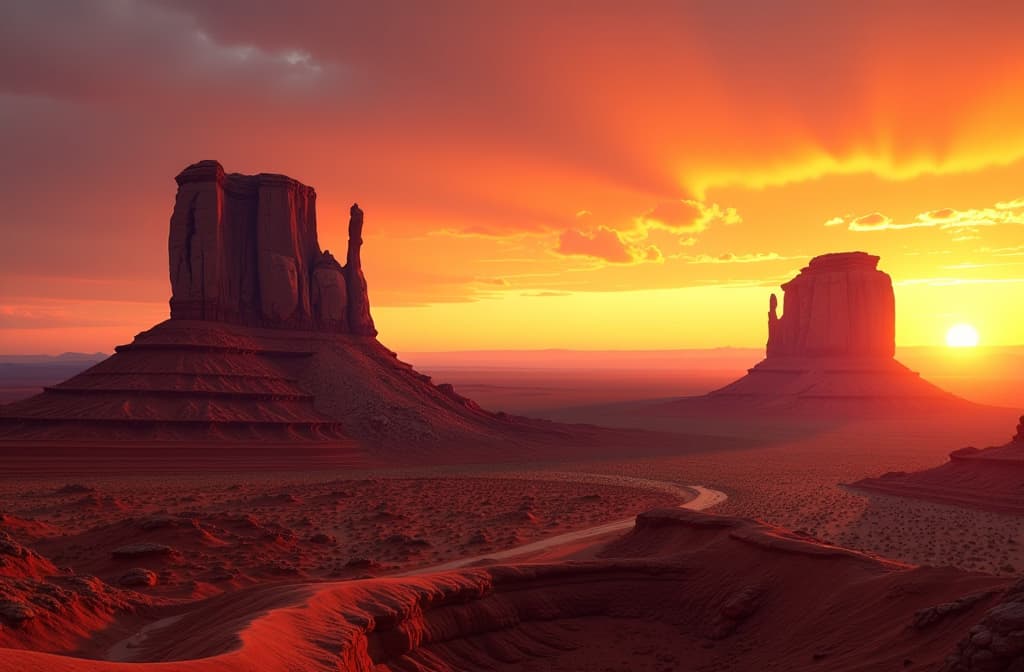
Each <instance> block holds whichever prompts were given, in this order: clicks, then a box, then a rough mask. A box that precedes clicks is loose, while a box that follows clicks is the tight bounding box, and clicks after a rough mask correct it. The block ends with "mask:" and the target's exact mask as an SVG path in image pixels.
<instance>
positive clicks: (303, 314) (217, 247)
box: [168, 161, 377, 336]
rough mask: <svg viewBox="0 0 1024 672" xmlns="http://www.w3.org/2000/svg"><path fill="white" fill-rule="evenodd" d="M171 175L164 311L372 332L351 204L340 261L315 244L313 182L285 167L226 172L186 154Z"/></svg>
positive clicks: (252, 323) (221, 319)
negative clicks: (351, 236)
mask: <svg viewBox="0 0 1024 672" xmlns="http://www.w3.org/2000/svg"><path fill="white" fill-rule="evenodd" d="M176 179H177V182H178V194H177V198H176V200H175V204H174V212H173V214H172V215H171V225H170V236H169V240H168V252H169V257H170V277H171V292H172V296H171V301H170V304H171V319H188V320H213V321H219V322H229V323H233V324H243V325H247V326H256V327H285V328H294V329H316V330H326V331H334V332H341V333H356V334H360V335H366V336H374V335H376V333H377V332H376V330H375V329H374V328H373V319H372V318H371V317H370V307H369V297H368V296H367V293H366V281H365V279H364V278H363V274H362V267H361V263H360V260H359V247H360V245H361V243H362V240H361V238H360V237H359V235H358V234H360V233H361V231H362V216H363V214H362V211H361V210H359V208H358V207H356V206H353V210H352V217H353V222H350V231H352V230H354V231H356V232H357V236H356V239H355V241H350V243H349V251H348V260H347V266H346V267H342V266H341V265H340V264H339V263H338V262H337V261H336V260H335V258H334V257H333V256H332V255H331V254H330V252H321V250H320V245H319V243H318V241H317V228H316V192H315V191H314V190H313V188H312V187H308V186H306V185H304V184H302V183H300V182H298V181H296V180H293V179H291V178H290V177H286V176H284V175H274V174H268V173H261V174H259V175H239V174H237V173H232V174H225V173H224V169H223V168H222V167H221V165H220V164H219V163H217V162H216V161H200V162H199V163H195V164H192V165H191V166H189V167H188V168H186V169H185V170H183V171H182V172H181V174H179V175H178V177H177V178H176ZM357 215H358V226H354V225H355V223H356V221H355V220H356V218H357ZM351 315H355V316H357V319H355V320H353V319H351V317H350V316H351ZM353 326H354V328H353Z"/></svg>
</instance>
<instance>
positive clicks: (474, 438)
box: [0, 161, 678, 461]
mask: <svg viewBox="0 0 1024 672" xmlns="http://www.w3.org/2000/svg"><path fill="white" fill-rule="evenodd" d="M176 179H177V183H178V193H177V197H176V199H175V203H174V212H173V214H172V216H171V221H170V235H169V238H168V252H169V255H168V256H169V264H170V280H171V290H172V297H171V300H170V308H171V319H169V320H167V321H165V322H162V323H160V324H158V325H156V326H155V327H153V328H151V329H149V330H147V331H144V332H142V333H140V334H137V335H136V337H135V339H134V340H133V341H132V342H131V343H129V344H127V345H121V346H118V347H117V348H115V354H114V355H113V356H112V357H109V358H107V359H105V360H103V361H102V362H99V363H98V364H96V365H95V366H93V367H92V368H90V369H88V370H86V371H83V372H81V373H79V374H78V375H75V376H73V377H72V378H70V379H68V380H66V381H64V382H62V383H59V384H57V385H53V386H51V387H48V388H45V390H44V392H43V393H42V394H39V395H36V396H34V397H30V398H28V399H23V400H20V401H16V402H14V403H11V404H7V405H3V406H0V442H19V441H21V442H24V441H31V442H33V445H39V443H40V442H41V443H46V442H51V441H53V442H62V443H83V442H85V443H89V442H93V443H97V444H99V445H101V446H105V445H108V444H109V443H110V442H112V441H129V442H138V441H142V442H152V441H171V442H176V443H180V442H188V443H190V444H193V445H203V444H206V443H215V444H217V445H221V444H223V443H226V442H230V441H236V442H239V444H240V445H247V446H255V445H258V444H259V443H261V442H263V443H268V442H269V443H278V442H287V443H293V442H296V441H314V442H324V441H327V442H330V443H332V444H335V445H334V446H333V447H332V455H335V454H344V453H345V451H344V450H335V449H336V448H338V447H339V446H341V447H354V446H355V445H356V444H360V445H361V446H363V447H380V446H387V447H395V448H400V449H402V450H405V451H414V450H420V449H422V448H423V447H424V446H430V447H434V448H437V447H443V449H444V452H441V453H438V454H437V455H436V456H434V455H433V454H432V453H429V451H421V452H420V453H419V454H420V455H424V456H427V455H429V456H430V457H429V459H436V460H438V461H443V460H445V459H450V458H451V456H454V455H456V454H458V453H459V452H460V451H472V450H475V449H478V448H480V447H487V448H488V449H490V448H493V447H495V446H501V447H503V448H506V449H511V448H513V447H516V448H519V449H526V450H541V451H549V450H552V449H562V448H565V447H567V446H573V445H576V446H580V445H586V446H588V447H593V446H597V445H618V444H620V443H621V441H622V439H621V436H620V435H619V433H617V432H616V431H615V430H604V429H598V428H593V427H589V428H588V427H582V426H567V425H558V424H555V423H550V422H543V421H534V420H528V419H526V418H515V417H512V416H508V415H506V414H504V413H498V414H495V413H490V412H488V411H485V410H483V409H481V408H480V407H479V406H477V405H476V404H475V403H473V402H472V401H471V400H469V399H467V398H465V397H463V396H461V395H459V394H458V393H456V392H455V390H454V389H453V388H452V387H451V385H439V386H435V385H433V384H432V383H431V380H430V377H429V376H425V375H423V374H421V373H418V372H417V371H416V370H415V369H413V367H412V366H410V365H409V364H407V363H405V362H402V361H400V360H399V359H398V357H397V356H396V355H395V353H393V352H391V351H390V350H388V349H387V348H385V347H384V346H383V345H381V344H380V343H379V342H378V341H377V340H376V338H374V337H375V336H376V334H377V330H376V328H375V327H374V323H373V318H372V317H371V316H370V302H369V297H368V295H367V290H366V278H365V277H364V275H363V268H362V263H361V261H360V249H361V247H362V243H363V240H362V231H363V211H362V210H360V208H359V206H358V205H352V208H351V212H350V220H349V244H348V250H347V254H346V259H345V265H344V266H342V265H341V264H340V263H339V262H338V260H337V259H335V257H334V256H333V255H332V254H331V253H330V252H329V251H323V252H321V250H320V246H319V243H318V242H317V229H316V194H315V192H314V191H313V189H312V188H311V187H307V186H305V185H303V184H301V183H299V182H297V181H295V180H293V179H291V178H290V177H286V176H284V175H274V174H269V173H260V174H259V175H251V176H250V175H239V174H234V173H232V174H225V173H224V169H223V168H221V165H220V164H219V163H217V162H216V161H200V162H199V163H195V164H193V165H191V166H189V167H188V168H186V169H185V170H183V171H182V172H181V174H179V175H178V177H177V178H176ZM643 440H650V437H648V436H644V438H643ZM672 442H673V444H675V443H677V442H678V439H677V438H676V439H673V440H672ZM5 445H11V444H10V443H6V444H5ZM407 454H408V453H407ZM519 454H521V453H519ZM422 459H428V458H427V457H424V458H422Z"/></svg>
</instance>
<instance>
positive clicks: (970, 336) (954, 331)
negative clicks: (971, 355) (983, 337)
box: [946, 323, 978, 348]
mask: <svg viewBox="0 0 1024 672" xmlns="http://www.w3.org/2000/svg"><path fill="white" fill-rule="evenodd" d="M946 345H948V346H949V347H951V348H973V347H975V346H976V345H978V330H977V329H975V328H974V327H972V326H971V325H969V324H964V323H960V324H954V325H953V326H952V327H950V328H949V331H947V332H946Z"/></svg>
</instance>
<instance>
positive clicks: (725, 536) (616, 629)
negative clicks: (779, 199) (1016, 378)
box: [0, 161, 1024, 672]
mask: <svg viewBox="0 0 1024 672" xmlns="http://www.w3.org/2000/svg"><path fill="white" fill-rule="evenodd" d="M178 185H179V189H178V196H177V200H176V203H175V208H174V213H173V215H172V219H171V233H170V242H169V260H170V275H171V285H172V291H173V297H172V299H171V318H170V319H169V320H168V321H166V322H164V323H162V324H159V325H157V326H156V327H154V328H153V329H151V330H149V331H147V332H144V333H142V334H139V335H138V336H137V337H136V339H135V340H134V341H133V342H132V343H131V344H129V345H127V346H122V347H120V348H119V349H118V351H117V353H116V354H115V355H114V356H113V357H111V358H109V359H107V360H105V361H103V362H101V363H100V364H97V365H96V366H94V367H92V368H91V369H88V370H87V371H85V372H83V373H81V374H79V375H77V376H75V377H73V378H71V379H70V380H68V381H66V382H64V383H60V384H58V385H55V386H52V387H50V388H48V389H47V390H46V391H45V392H44V393H43V394H41V395H37V396H35V397H32V398H30V399H26V400H24V401H20V402H16V403H14V404H11V405H8V406H5V407H2V408H0V419H2V423H0V439H2V441H0V451H3V458H4V462H3V465H4V469H5V473H8V474H10V476H11V477H8V478H4V479H3V480H2V481H0V496H2V499H0V501H2V502H3V512H2V515H0V647H3V648H0V670H3V671H4V672H6V671H8V670H10V671H11V672H32V671H35V670H39V671H43V670H54V671H57V672H60V671H62V670H66V671H68V672H88V671H90V670H133V669H135V670H149V669H152V670H168V671H175V670H193V671H196V672H228V671H235V670H294V671H298V672H313V671H315V670H338V669H343V670H378V671H381V672H383V671H385V670H395V671H398V670H402V671H413V670H416V671H423V672H425V671H427V670H481V669H491V670H538V671H539V670H602V671H626V670H641V671H642V670H652V671H658V672H665V671H668V670H707V671H710V670H773V669H774V670H780V671H781V670H823V669H827V670H835V671H843V670H850V671H852V670H890V669H906V670H945V671H947V672H961V671H965V672H966V671H981V670H993V671H994V670H1015V669H1021V666H1024V585H1020V584H1016V583H1015V580H1014V578H1013V576H1012V575H1013V574H1015V573H1016V569H1015V566H1024V557H1022V551H1021V550H1020V548H1019V547H1018V543H1017V539H1018V538H1019V537H1020V535H1021V533H1022V531H1024V530H1022V529H1021V520H1022V519H1021V518H1018V517H1015V516H1008V515H1005V513H998V512H992V511H981V510H977V509H971V508H963V507H954V506H944V505H942V504H937V503H933V502H923V501H922V502H916V501H914V500H908V499H905V498H895V497H886V496H884V495H871V496H865V495H864V494H862V493H861V491H859V490H855V489H851V488H846V487H843V486H842V485H841V484H842V483H850V482H853V481H856V480H859V479H862V478H864V477H865V476H867V475H870V474H871V473H878V472H879V471H900V470H902V471H910V470H916V469H921V468H923V467H925V466H927V465H929V464H934V463H935V461H936V460H937V459H938V456H939V455H941V454H942V453H943V452H948V451H949V450H951V449H952V448H951V444H952V446H956V445H963V444H962V443H959V444H958V443H955V442H960V441H965V440H968V439H967V438H966V437H970V436H973V437H978V438H980V439H984V438H985V437H987V436H989V434H991V433H992V432H993V431H994V428H995V427H998V426H999V421H1001V420H1000V419H1001V418H1005V416H1006V414H1007V411H1006V410H1005V409H992V408H985V407H981V406H978V405H975V404H971V403H969V402H966V401H964V400H961V399H958V398H956V397H954V396H952V395H949V394H948V393H945V392H943V391H942V390H940V389H938V388H936V387H935V386H933V385H931V384H930V383H927V382H926V381H924V380H922V379H921V378H920V377H919V376H917V375H916V374H914V373H912V372H911V371H910V370H909V369H907V368H906V367H903V366H902V365H900V364H899V363H898V362H896V361H895V359H893V348H892V329H893V324H894V323H893V315H894V311H895V304H894V301H893V296H892V285H891V281H890V280H889V277H888V276H887V275H885V274H884V273H882V272H881V271H879V270H878V269H877V267H876V266H877V263H878V259H877V257H872V256H870V255H867V254H864V253H844V254H838V255H825V256H823V257H818V258H816V259H814V260H812V261H811V263H810V264H809V265H808V267H807V268H806V269H804V271H802V272H801V274H800V275H799V276H798V277H797V278H796V279H794V280H793V281H792V282H790V283H787V284H786V285H784V286H783V287H784V290H785V291H786V297H785V313H784V315H783V316H782V317H779V316H778V314H777V308H778V306H777V301H776V300H775V299H774V298H773V299H772V301H771V303H770V311H769V342H768V350H767V357H766V358H765V360H764V362H762V363H761V364H759V365H757V366H755V367H754V368H753V369H752V370H751V372H750V374H749V375H748V376H747V377H745V378H744V379H742V380H740V381H737V382H736V383H734V384H732V385H730V386H727V387H725V388H722V389H720V390H718V391H717V392H713V393H711V394H709V395H707V396H704V397H698V398H690V399H681V400H679V399H677V400H672V401H668V402H666V401H662V402H658V403H654V402H651V401H642V400H641V401H635V402H630V403H620V404H611V405H605V406H602V407H591V408H576V409H572V410H568V411H567V410H564V409H563V410H562V411H559V412H558V413H554V412H553V413H552V414H551V416H552V417H557V418H558V419H564V420H572V421H576V422H585V423H587V424H567V423H565V422H553V421H551V420H531V419H526V418H519V417H514V416H511V415H507V414H504V413H500V412H492V411H490V410H485V409H483V408H481V407H479V406H478V405H477V404H475V403H474V402H472V401H471V400H469V399H467V398H465V397H462V396H461V395H459V394H457V393H456V392H455V390H454V389H453V388H452V387H451V386H449V385H434V384H433V383H432V381H431V380H430V379H429V378H428V377H427V376H424V375H422V374H419V373H417V372H416V371H415V370H413V368H412V367H411V366H409V365H407V364H404V363H402V362H400V361H399V360H398V359H397V357H396V356H395V355H394V353H391V352H390V351H388V350H387V349H386V348H385V347H384V346H382V345H381V344H380V343H378V342H377V340H376V338H375V334H376V329H375V327H374V323H373V320H372V317H371V316H370V307H369V298H368V296H369V295H368V291H367V282H366V278H365V277H364V275H363V272H362V267H361V263H360V260H359V250H360V246H361V243H362V240H361V231H362V226H363V213H362V211H361V210H360V209H359V208H358V207H357V206H353V207H352V210H351V220H350V227H349V231H350V240H349V248H348V250H347V254H346V259H345V264H344V265H342V264H341V263H340V262H339V261H337V260H336V259H335V258H334V257H333V255H331V254H330V253H329V252H327V251H321V250H320V248H319V245H318V243H317V237H316V227H315V193H314V192H313V190H312V189H311V188H309V187H307V186H305V185H302V184H300V183H298V182H296V181H295V180H292V179H290V178H287V177H284V176H281V175H272V174H261V175H257V176H243V175H236V174H225V173H224V171H223V169H221V167H220V165H219V164H217V163H216V162H212V161H204V162H200V163H197V164H194V165H192V166H190V167H188V168H187V169H186V170H185V171H183V172H182V173H181V174H180V175H179V176H178ZM951 411H955V412H951ZM599 424H600V425H611V426H614V427H615V428H607V427H600V426H598V425H599ZM706 509H713V510H714V513H702V512H700V511H701V510H706ZM641 512H644V513H641ZM638 513H639V514H640V515H639V516H637V515H636V514H638ZM755 519H759V520H755ZM634 521H635V522H634ZM762 521H764V522H762ZM786 528H789V529H786ZM790 530H795V531H790ZM938 565H948V566H942V567H940V566H938Z"/></svg>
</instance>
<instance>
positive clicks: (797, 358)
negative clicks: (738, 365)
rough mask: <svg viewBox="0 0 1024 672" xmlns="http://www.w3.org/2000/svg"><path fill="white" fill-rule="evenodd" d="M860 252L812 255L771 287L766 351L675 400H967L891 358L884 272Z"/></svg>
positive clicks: (793, 406)
mask: <svg viewBox="0 0 1024 672" xmlns="http://www.w3.org/2000/svg"><path fill="white" fill-rule="evenodd" d="M878 260H879V258H878V257H876V256H873V255H870V254H867V253H865V252H841V253H833V254H824V255H821V256H819V257H815V258H813V259H811V261H810V263H809V264H808V265H807V266H806V267H805V268H803V269H802V270H801V271H800V272H799V273H798V274H797V276H796V277H795V278H793V279H792V280H790V281H789V282H787V283H785V284H783V285H782V291H783V313H782V315H781V317H780V316H779V314H778V309H779V305H778V304H779V302H778V298H777V297H776V295H775V294H772V295H771V297H770V299H769V305H768V343H767V347H766V352H765V358H764V359H763V360H761V361H760V362H758V363H757V364H756V365H755V366H754V367H753V368H751V369H749V370H748V371H747V374H746V375H745V376H743V377H742V378H740V379H739V380H736V381H733V382H732V383H730V384H728V385H726V386H725V387H722V388H720V389H717V390H714V391H713V392H710V393H708V394H707V395H704V396H702V397H692V398H686V399H683V400H680V401H677V402H673V403H674V404H677V405H680V407H681V408H683V407H685V408H686V409H692V410H695V411H699V412H702V413H703V412H712V413H714V412H716V411H720V412H726V413H730V412H733V411H735V410H742V411H743V412H745V413H754V414H756V413H758V412H764V413H770V414H775V413H780V414H786V413H790V412H795V413H812V414H820V413H825V414H833V413H835V414H840V415H845V414H853V415H860V414H864V413H869V412H875V411H878V412H889V411H892V410H893V409H895V408H899V409H901V410H904V411H905V410H913V409H922V410H924V409H929V410H930V409H934V408H936V406H949V405H952V406H959V405H962V406H972V407H973V406H974V404H971V403H970V402H968V401H966V400H963V399H960V398H958V397H955V396H954V395H952V394H950V393H948V392H945V391H943V390H942V389H940V388H938V387H936V386H935V385H933V384H931V383H929V382H928V381H926V380H924V379H922V378H921V376H920V375H919V374H917V373H916V372H914V371H911V370H910V369H908V368H907V367H906V366H904V365H903V364H901V363H900V362H898V361H896V359H895V358H894V353H895V345H896V338H895V331H896V329H895V317H896V300H895V296H894V294H893V289H892V279H891V278H890V277H889V275H888V274H886V273H884V272H882V271H880V270H878Z"/></svg>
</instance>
